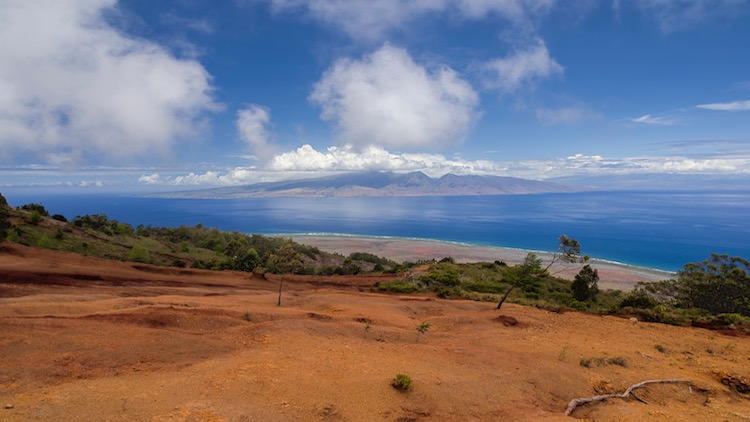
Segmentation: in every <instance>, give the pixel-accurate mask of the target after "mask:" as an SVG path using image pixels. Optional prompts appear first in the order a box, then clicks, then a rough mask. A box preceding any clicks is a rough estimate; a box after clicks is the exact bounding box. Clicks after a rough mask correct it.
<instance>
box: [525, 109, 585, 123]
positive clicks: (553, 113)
mask: <svg viewBox="0 0 750 422" xmlns="http://www.w3.org/2000/svg"><path fill="white" fill-rule="evenodd" d="M599 117H600V115H599V113H597V112H595V111H593V110H591V109H589V108H588V107H578V106H573V107H562V108H557V109H549V108H538V109H537V110H536V118H537V120H539V121H540V122H542V124H545V125H557V124H567V125H573V124H577V123H581V122H584V121H587V120H592V119H597V118H599Z"/></svg>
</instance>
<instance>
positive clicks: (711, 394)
mask: <svg viewBox="0 0 750 422" xmlns="http://www.w3.org/2000/svg"><path fill="white" fill-rule="evenodd" d="M269 278H270V280H264V279H262V278H261V277H257V276H253V275H251V274H247V273H236V272H209V271H201V270H189V269H173V268H162V267H152V266H148V265H140V264H132V263H124V262H113V261H106V260H101V259H96V258H90V257H83V256H78V255H71V254H64V253H59V252H54V251H48V250H38V249H32V248H26V247H23V246H17V245H7V244H4V245H1V246H0V420H9V421H15V420H61V421H62V420H65V421H68V420H113V421H117V420H123V421H124V420H155V421H169V420H183V421H197V420H208V421H223V420H226V421H256V420H257V421H271V420H273V421H296V420H302V421H308V420H310V421H316V420H321V421H329V420H330V421H365V420H383V421H421V420H435V421H467V420H468V421H472V420H475V421H484V420H568V419H569V418H568V417H565V416H564V411H565V408H566V406H567V404H568V402H569V401H570V400H571V399H573V398H576V397H588V396H593V395H596V394H603V393H608V392H622V391H624V390H625V388H627V387H628V386H629V385H632V384H635V383H637V382H640V381H643V380H647V379H657V378H684V379H691V380H693V382H694V385H693V386H692V387H688V386H676V385H654V386H649V387H648V389H647V390H640V392H639V394H638V397H640V398H641V399H643V400H644V401H646V402H648V404H645V403H642V402H639V401H636V400H634V399H626V400H621V399H614V400H610V401H606V402H602V403H598V404H593V405H586V406H583V407H581V408H579V409H578V410H576V411H575V413H574V414H573V416H574V417H577V418H588V419H592V420H618V421H619V420H632V421H636V420H748V419H750V399H748V395H747V394H741V393H738V392H736V391H733V390H732V389H731V388H730V387H728V386H727V385H725V384H723V383H722V379H724V381H725V382H726V383H732V384H733V385H734V386H735V387H737V388H739V387H741V382H739V381H737V380H739V379H741V378H744V379H745V380H748V379H750V339H748V338H747V337H738V336H730V335H727V334H722V333H718V332H715V331H709V330H705V329H700V328H688V327H673V326H666V325H660V324H650V323H643V322H634V321H630V320H628V319H621V318H615V317H600V316H592V315H586V314H580V313H575V312H568V313H563V314H556V313H550V312H546V311H543V310H539V309H534V308H529V307H522V306H516V305H512V304H509V305H504V307H503V310H502V312H501V313H498V312H497V311H495V310H494V305H493V304H492V303H479V302H471V301H461V300H458V301H450V300H441V299H437V298H435V297H434V296H430V295H418V296H399V295H387V294H381V293H377V292H376V291H375V289H374V288H373V287H372V286H373V284H374V283H375V282H376V281H382V280H385V279H384V278H382V277H367V276H364V277H311V276H308V277H291V276H285V277H284V281H283V297H282V306H281V307H277V306H276V300H277V294H278V283H279V279H280V277H279V276H271V277H269ZM423 321H427V322H429V323H431V324H432V325H431V327H430V329H429V331H427V333H426V334H424V335H422V336H418V333H417V331H416V329H415V325H416V324H418V323H421V322H423ZM366 328H367V329H366ZM657 345H658V346H660V348H661V349H662V350H663V351H659V350H657ZM613 357H624V358H625V359H626V362H627V366H619V365H616V364H611V363H610V364H606V361H607V360H608V359H609V358H613ZM583 358H602V359H603V360H604V361H605V364H603V365H602V366H596V365H593V366H592V367H591V368H587V367H584V366H582V365H581V364H580V361H581V359H583ZM397 373H405V374H408V375H409V376H411V378H412V379H413V384H412V389H411V390H410V391H408V392H400V391H397V390H396V389H394V388H393V387H391V385H390V381H391V379H393V377H394V376H395V375H396V374H397ZM6 405H7V406H6ZM6 407H7V408H6Z"/></svg>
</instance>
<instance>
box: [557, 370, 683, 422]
mask: <svg viewBox="0 0 750 422" xmlns="http://www.w3.org/2000/svg"><path fill="white" fill-rule="evenodd" d="M648 384H689V385H693V381H692V380H682V379H666V380H648V381H643V382H639V383H638V384H633V385H631V386H630V387H628V389H627V390H625V392H624V393H622V394H605V395H603V396H594V397H581V398H577V399H573V400H571V401H570V403H568V408H567V409H566V410H565V415H566V416H570V415H571V413H573V411H574V410H576V407H578V405H581V404H586V403H593V402H598V401H603V400H607V399H614V398H617V399H624V398H626V397H628V396H633V397H635V398H636V400H638V401H640V402H643V403H646V402H645V401H643V400H642V399H640V398H638V396H636V395H635V393H633V390H635V389H636V388H643V387H645V386H646V385H648ZM691 392H692V390H691ZM646 404H648V403H646Z"/></svg>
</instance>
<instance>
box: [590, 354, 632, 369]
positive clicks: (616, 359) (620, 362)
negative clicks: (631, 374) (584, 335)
mask: <svg viewBox="0 0 750 422" xmlns="http://www.w3.org/2000/svg"><path fill="white" fill-rule="evenodd" d="M579 363H580V365H581V366H583V367H584V368H594V367H600V366H605V365H617V366H622V367H623V368H627V367H628V359H627V358H626V357H624V356H613V357H611V358H600V357H595V358H581V361H580V362H579Z"/></svg>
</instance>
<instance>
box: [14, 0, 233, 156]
mask: <svg viewBox="0 0 750 422" xmlns="http://www.w3.org/2000/svg"><path fill="white" fill-rule="evenodd" d="M115 3H116V0H25V1H3V2H2V3H0V57H2V60H0V151H3V153H4V154H6V155H10V154H14V153H18V152H22V151H31V152H33V153H37V154H39V155H40V156H41V157H42V158H43V159H45V160H49V161H50V162H55V163H68V164H71V163H75V162H78V161H79V160H81V159H85V158H86V157H87V156H95V155H108V156H110V157H122V156H132V155H138V154H145V153H148V154H154V153H163V152H166V151H167V150H168V149H169V148H170V147H171V146H172V143H173V142H174V140H175V139H176V138H180V137H190V136H194V133H195V132H196V131H197V130H199V129H200V125H201V124H202V122H201V121H200V116H201V114H202V113H203V112H205V111H207V110H216V109H217V108H218V106H217V104H216V103H215V102H214V100H213V98H212V87H211V81H210V75H209V74H208V72H207V71H206V69H204V68H203V66H201V65H200V63H198V62H196V61H193V60H181V59H178V58H175V57H173V56H172V55H170V53H169V52H168V51H166V50H165V49H163V48H162V47H160V46H158V45H156V44H154V43H152V42H149V41H146V40H143V39H136V38H132V37H128V36H127V35H125V34H123V33H121V32H119V31H117V30H116V29H114V28H112V27H111V26H109V25H108V24H107V22H106V20H105V19H104V18H103V14H104V13H107V12H108V11H109V10H111V9H112V8H113V7H114V6H115Z"/></svg>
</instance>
